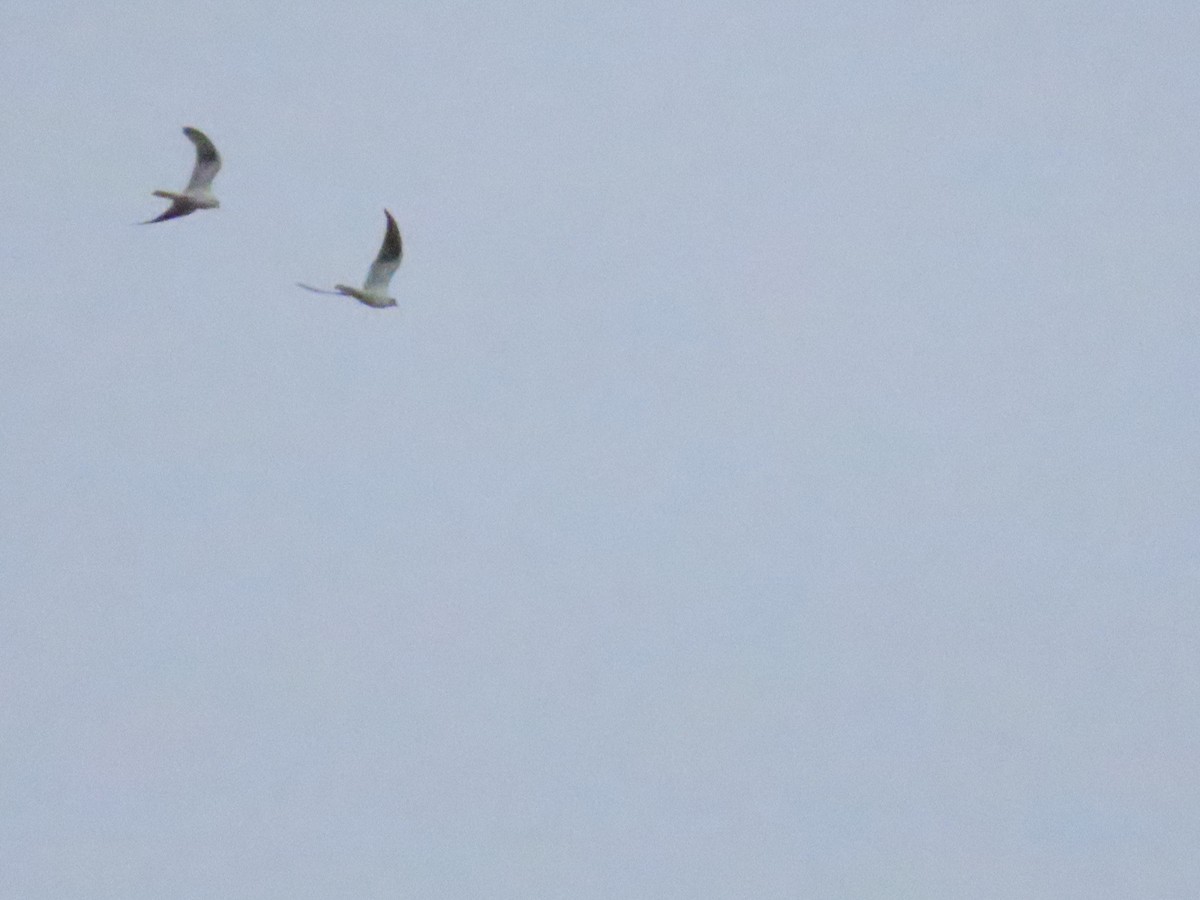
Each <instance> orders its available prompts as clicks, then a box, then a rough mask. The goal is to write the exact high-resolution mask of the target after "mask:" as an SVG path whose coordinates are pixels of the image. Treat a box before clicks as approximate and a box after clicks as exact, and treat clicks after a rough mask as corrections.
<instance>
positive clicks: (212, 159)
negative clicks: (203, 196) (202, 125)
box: [183, 128, 221, 191]
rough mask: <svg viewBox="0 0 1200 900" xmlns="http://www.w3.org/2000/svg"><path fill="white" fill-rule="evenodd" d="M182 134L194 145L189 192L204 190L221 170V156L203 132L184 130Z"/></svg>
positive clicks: (195, 129) (191, 129)
mask: <svg viewBox="0 0 1200 900" xmlns="http://www.w3.org/2000/svg"><path fill="white" fill-rule="evenodd" d="M183 133H184V134H185V135H187V139H188V140H189V141H191V142H192V143H193V144H195V145H196V167H195V168H194V169H192V177H191V180H190V181H188V186H187V189H188V190H189V191H197V190H199V191H202V190H206V189H207V188H208V187H209V186H210V185H211V184H212V180H213V179H214V178H216V177H217V172H219V171H220V170H221V155H220V154H219V153H217V148H216V147H214V146H213V142H212V141H210V140H209V139H208V136H207V135H205V133H204V132H203V131H200V130H199V129H197V128H185V129H183Z"/></svg>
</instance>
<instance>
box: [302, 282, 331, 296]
mask: <svg viewBox="0 0 1200 900" xmlns="http://www.w3.org/2000/svg"><path fill="white" fill-rule="evenodd" d="M296 287H302V288H304V289H305V290H306V291H312V292H313V293H314V294H328V295H329V296H331V297H341V296H342V292H341V291H327V290H324V289H323V288H315V287H313V286H312V285H311V284H303V283H301V282H299V281H297V282H296Z"/></svg>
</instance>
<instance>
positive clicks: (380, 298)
mask: <svg viewBox="0 0 1200 900" xmlns="http://www.w3.org/2000/svg"><path fill="white" fill-rule="evenodd" d="M383 214H384V215H385V216H387V230H386V231H385V232H384V234H383V246H381V247H380V248H379V255H378V256H376V257H375V262H373V263H371V268H370V269H368V270H367V280H366V281H364V282H363V286H362V289H361V290H360V289H359V288H352V287H347V286H346V285H344V284H335V285H334V286H333V290H332V291H324V290H321V289H320V288H315V287H312V286H311V285H307V284H300V282H297V284H298V285H299V286H300V287H302V288H304V289H305V290H306V291H312V292H313V293H314V294H333V295H335V296H344V297H353V298H354V299H355V300H358V301H359V302H360V303H365V304H367V306H373V307H375V308H376V309H384V308H386V307H388V306H395V305H396V298H394V297H389V296H388V295H387V287H388V282H389V281H391V280H392V276H393V275H395V274H396V269H398V268H399V267H400V257H401V255H403V252H404V250H403V248H402V247H401V245H400V229H399V228H397V227H396V220H395V219H393V218H392V214H391V213H390V212H388V211H387V210H386V209H385V210H384V211H383Z"/></svg>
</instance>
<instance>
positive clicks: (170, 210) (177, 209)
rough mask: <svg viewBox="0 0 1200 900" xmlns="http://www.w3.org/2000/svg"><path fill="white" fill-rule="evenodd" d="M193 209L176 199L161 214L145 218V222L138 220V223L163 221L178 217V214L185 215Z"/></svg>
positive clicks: (193, 208) (145, 223)
mask: <svg viewBox="0 0 1200 900" xmlns="http://www.w3.org/2000/svg"><path fill="white" fill-rule="evenodd" d="M194 210H195V207H192V206H188V205H187V204H186V203H180V202H179V201H178V200H176V201H175V202H174V203H172V204H171V205H170V206H168V207H167V208H166V209H165V210H164V211H163V212H162V214H161V215H159V216H156V217H155V218H153V219H147V220H146V221H145V222H139V223H138V224H139V225H153V224H154V223H155V222H165V221H167V219H178V218H179V217H180V216H186V215H187V214H188V213H190V212H193V211H194Z"/></svg>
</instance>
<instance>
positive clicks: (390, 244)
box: [379, 209, 402, 259]
mask: <svg viewBox="0 0 1200 900" xmlns="http://www.w3.org/2000/svg"><path fill="white" fill-rule="evenodd" d="M383 214H384V215H385V216H387V232H386V233H385V234H384V236H383V246H382V247H381V248H380V250H379V258H380V259H399V258H400V253H401V252H402V248H401V246H400V228H399V227H398V226H397V225H396V220H395V219H394V218H393V217H392V214H391V213H390V212H389V211H388V210H387V209H385V210H384V211H383Z"/></svg>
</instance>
